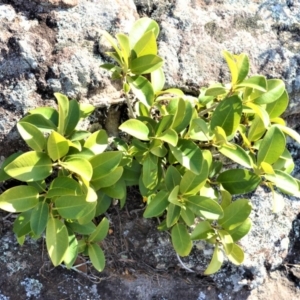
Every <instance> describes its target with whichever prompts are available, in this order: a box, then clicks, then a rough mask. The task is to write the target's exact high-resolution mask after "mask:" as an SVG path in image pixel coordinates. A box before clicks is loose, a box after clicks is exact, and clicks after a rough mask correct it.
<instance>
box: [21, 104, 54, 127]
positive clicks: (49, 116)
mask: <svg viewBox="0 0 300 300" xmlns="http://www.w3.org/2000/svg"><path fill="white" fill-rule="evenodd" d="M29 113H30V115H41V116H42V117H43V118H45V119H46V120H49V121H50V122H52V124H53V125H54V126H56V127H57V125H58V112H57V110H56V109H54V108H52V107H37V108H35V109H32V110H30V111H29ZM22 120H23V119H22ZM32 125H35V124H33V123H32Z"/></svg>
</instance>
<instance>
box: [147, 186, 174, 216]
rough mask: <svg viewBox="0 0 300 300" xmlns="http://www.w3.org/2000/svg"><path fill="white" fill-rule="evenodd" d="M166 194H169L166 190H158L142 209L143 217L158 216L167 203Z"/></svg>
mask: <svg viewBox="0 0 300 300" xmlns="http://www.w3.org/2000/svg"><path fill="white" fill-rule="evenodd" d="M168 196H169V194H168V192H167V191H164V190H160V191H159V192H158V193H157V194H156V195H155V196H154V197H153V198H151V200H150V202H149V203H148V205H147V207H146V209H145V211H144V214H143V217H144V218H152V217H158V216H160V215H161V214H162V213H163V212H164V211H165V209H166V208H167V206H168V204H169V201H168ZM148 201H149V200H148Z"/></svg>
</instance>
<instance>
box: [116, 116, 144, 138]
mask: <svg viewBox="0 0 300 300" xmlns="http://www.w3.org/2000/svg"><path fill="white" fill-rule="evenodd" d="M119 129H120V130H122V131H124V132H126V133H128V134H130V135H131V136H133V137H135V138H137V139H139V140H143V141H149V128H148V127H147V125H146V124H144V123H143V122H142V121H139V120H135V119H130V120H127V121H125V122H124V123H122V125H121V126H119Z"/></svg>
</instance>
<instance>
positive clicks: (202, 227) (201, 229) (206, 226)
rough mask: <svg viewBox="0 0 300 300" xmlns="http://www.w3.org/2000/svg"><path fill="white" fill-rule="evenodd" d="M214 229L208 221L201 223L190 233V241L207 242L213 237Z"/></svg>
mask: <svg viewBox="0 0 300 300" xmlns="http://www.w3.org/2000/svg"><path fill="white" fill-rule="evenodd" d="M214 233H215V232H214V229H213V228H212V227H211V225H210V223H209V222H208V221H201V222H200V223H198V224H197V225H196V227H195V229H194V230H193V231H192V233H191V239H192V240H194V241H195V240H207V239H210V238H211V237H212V236H213V235H214Z"/></svg>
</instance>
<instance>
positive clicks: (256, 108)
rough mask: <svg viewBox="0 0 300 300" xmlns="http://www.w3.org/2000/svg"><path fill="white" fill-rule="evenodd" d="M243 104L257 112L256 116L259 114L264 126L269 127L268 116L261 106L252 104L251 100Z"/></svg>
mask: <svg viewBox="0 0 300 300" xmlns="http://www.w3.org/2000/svg"><path fill="white" fill-rule="evenodd" d="M245 105H246V106H247V107H249V108H251V109H252V110H253V111H254V113H255V114H257V116H259V118H260V119H261V120H262V122H263V124H264V127H265V128H268V127H269V124H270V117H269V115H268V113H267V112H266V110H265V109H264V108H263V107H261V106H259V105H257V104H254V103H252V102H247V103H245Z"/></svg>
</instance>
